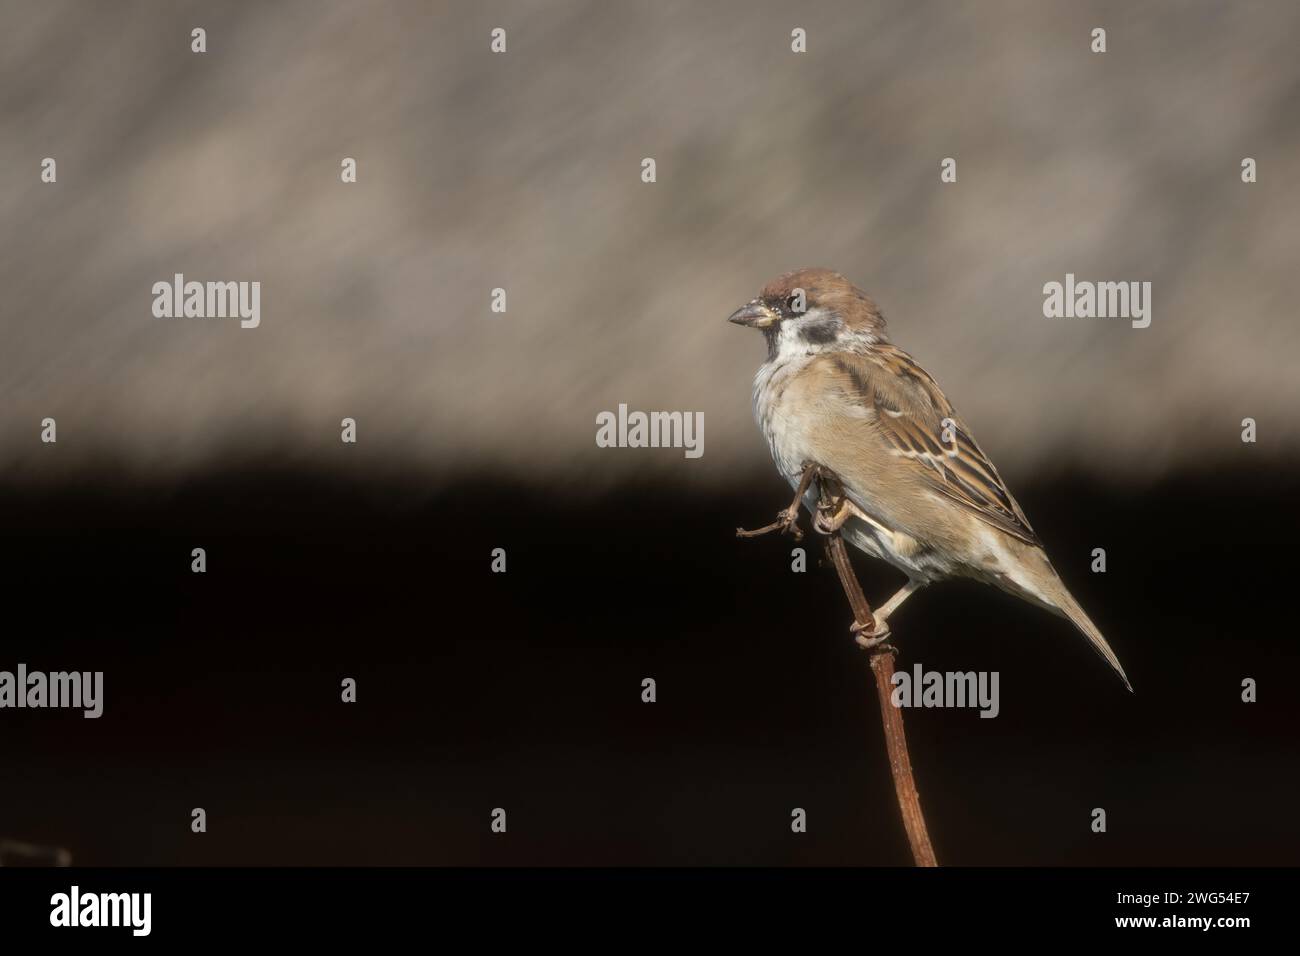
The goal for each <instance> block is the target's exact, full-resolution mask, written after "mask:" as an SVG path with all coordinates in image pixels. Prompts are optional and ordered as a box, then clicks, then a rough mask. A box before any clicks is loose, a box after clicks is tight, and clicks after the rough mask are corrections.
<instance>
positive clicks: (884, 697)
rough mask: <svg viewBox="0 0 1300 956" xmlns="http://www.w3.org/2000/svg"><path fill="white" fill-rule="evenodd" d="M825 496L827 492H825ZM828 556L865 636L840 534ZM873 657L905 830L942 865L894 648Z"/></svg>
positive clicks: (919, 854) (920, 862)
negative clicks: (894, 698)
mask: <svg viewBox="0 0 1300 956" xmlns="http://www.w3.org/2000/svg"><path fill="white" fill-rule="evenodd" d="M822 491H823V494H825V489H823V490H822ZM826 554H827V556H828V557H829V558H830V559H831V564H833V565H835V571H836V573H837V574H839V576H840V585H841V586H842V587H843V588H844V596H845V597H846V598H848V599H849V606H850V607H852V608H853V617H854V619H855V620H856V622H857V623H858V624H859V625H862V627H863V631H862V632H863V633H869V632H870V631H871V630H872V629H873V628H874V627H875V623H876V619H875V617H874V616H873V615H872V613H871V606H870V605H869V604H867V598H866V595H864V594H863V593H862V585H861V584H859V583H858V576H857V575H856V574H854V573H853V565H852V564H850V563H849V555H848V551H847V550H846V549H845V547H844V539H843V538H841V537H840V533H839V532H838V531H836V532H835V533H834V534H830V535H827V537H826ZM867 653H868V654H869V655H870V658H869V660H870V662H871V673H872V674H873V675H875V678H876V696H877V697H879V698H880V721H881V723H882V724H883V725H884V728H885V747H886V749H887V750H888V751H889V770H890V772H891V773H892V774H893V776H894V793H895V794H896V795H897V797H898V809H899V810H900V811H902V814H903V827H904V829H906V830H907V842H908V843H910V844H911V846H912V859H913V860H914V861H915V862H916V865H917V866H938V865H939V861H938V860H937V859H936V858H935V855H934V847H933V846H931V844H930V833H929V831H928V830H927V829H926V827H925V816H924V815H923V814H922V813H921V795H920V794H919V793H917V792H916V780H915V779H914V778H913V777H912V758H911V756H910V755H909V754H908V751H907V734H906V733H905V732H904V730H903V712H902V710H900V709H899V708H897V707H895V706H894V705H893V704H892V703H890V695H891V694H892V692H893V678H894V649H893V648H892V647H890V646H889V645H888V644H882V645H880V646H879V647H875V648H872V649H871V650H870V651H868V652H867Z"/></svg>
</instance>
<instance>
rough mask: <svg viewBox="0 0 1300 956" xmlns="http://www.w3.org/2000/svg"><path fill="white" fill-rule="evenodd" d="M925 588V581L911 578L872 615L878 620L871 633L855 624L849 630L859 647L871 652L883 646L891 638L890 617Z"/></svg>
mask: <svg viewBox="0 0 1300 956" xmlns="http://www.w3.org/2000/svg"><path fill="white" fill-rule="evenodd" d="M923 587H925V582H924V581H915V580H912V579H911V578H909V579H908V581H907V583H906V584H904V585H903V586H902V587H901V588H899V589H898V592H897V593H896V594H895V595H894V596H893V597H891V598H890V599H889V600H888V601H886V602H885V603H884V604H882V605H881V606H880V607H879V608H877V609H876V610H875V611H874V612H873V613H872V616H873V617H874V618H875V619H876V626H875V627H873V628H871V629H870V631H869V632H868V631H867V628H865V627H864V626H863V625H861V624H858V623H856V622H854V624H853V625H852V626H851V627H850V628H849V630H850V631H852V632H853V634H855V635H856V636H857V641H858V645H859V646H861V647H863V648H866V649H867V650H870V649H871V648H873V647H878V646H879V645H881V644H883V643H884V641H885V639H886V638H887V637H889V623H888V622H889V616H890V615H891V614H893V613H894V612H895V611H897V610H898V608H899V606H900V605H901V604H902V603H903V602H904V601H906V600H907V599H908V598H910V597H911V596H912V595H913V594H915V593H916V592H917V591H919V590H921V588H923ZM864 632H866V633H864Z"/></svg>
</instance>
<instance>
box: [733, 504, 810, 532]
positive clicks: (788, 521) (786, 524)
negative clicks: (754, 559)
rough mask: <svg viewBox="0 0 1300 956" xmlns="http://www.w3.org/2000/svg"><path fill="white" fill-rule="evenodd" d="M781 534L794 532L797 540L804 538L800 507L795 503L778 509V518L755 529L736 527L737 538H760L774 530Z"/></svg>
mask: <svg viewBox="0 0 1300 956" xmlns="http://www.w3.org/2000/svg"><path fill="white" fill-rule="evenodd" d="M774 531H775V532H778V533H780V534H792V535H794V539H795V540H796V541H802V540H803V531H802V530H800V528H799V507H798V505H795V506H794V507H792V508H786V509H785V510H784V511H778V512H777V514H776V520H775V521H773V522H772V523H771V524H769V525H764V526H763V527H761V528H756V529H754V530H753V531H746V530H745V529H744V528H737V529H736V537H737V538H758V537H761V536H763V535H765V534H771V533H772V532H774Z"/></svg>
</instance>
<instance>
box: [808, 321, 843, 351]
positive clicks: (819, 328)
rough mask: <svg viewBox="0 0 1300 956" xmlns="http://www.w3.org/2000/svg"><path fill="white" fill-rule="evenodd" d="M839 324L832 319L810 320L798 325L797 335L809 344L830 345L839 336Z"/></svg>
mask: <svg viewBox="0 0 1300 956" xmlns="http://www.w3.org/2000/svg"><path fill="white" fill-rule="evenodd" d="M839 332H840V324H839V322H837V321H835V320H834V319H825V320H823V321H820V322H810V323H808V324H806V325H801V326H800V327H799V337H800V338H802V339H803V340H804V341H805V342H807V343H808V344H809V345H830V344H831V343H832V342H834V341H835V340H836V338H838V337H839Z"/></svg>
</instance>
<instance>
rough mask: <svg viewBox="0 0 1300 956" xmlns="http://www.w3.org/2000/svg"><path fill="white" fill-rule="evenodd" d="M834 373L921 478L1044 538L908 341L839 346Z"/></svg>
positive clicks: (1010, 527)
mask: <svg viewBox="0 0 1300 956" xmlns="http://www.w3.org/2000/svg"><path fill="white" fill-rule="evenodd" d="M831 362H832V364H833V372H834V376H833V380H834V381H836V383H837V384H838V386H839V388H840V389H841V390H842V391H843V392H844V394H845V396H846V398H847V399H848V400H849V401H851V402H854V403H856V404H859V405H861V406H863V407H865V408H867V409H869V410H871V411H872V412H874V414H870V415H866V416H863V419H864V422H863V426H862V427H864V428H870V429H872V430H873V431H874V432H875V434H876V435H878V436H879V438H880V439H881V440H882V441H883V442H884V443H885V445H886V447H887V448H888V450H889V452H890V453H891V454H893V455H894V456H895V457H897V458H898V459H899V460H900V462H901V463H904V464H905V466H906V467H911V468H915V469H916V472H917V474H918V475H920V476H921V477H922V481H923V483H924V484H925V485H926V486H927V487H929V488H931V489H933V490H934V491H935V492H937V493H938V494H941V495H943V496H945V497H946V498H948V499H949V500H950V501H953V502H955V503H956V504H958V505H960V506H962V507H963V508H966V509H968V510H969V511H971V512H972V513H973V514H975V515H976V516H977V517H979V518H980V519H981V520H982V521H984V522H986V523H987V524H989V525H992V526H993V527H995V528H997V529H999V530H1001V531H1004V532H1006V533H1007V534H1010V535H1012V536H1014V537H1016V538H1019V539H1020V540H1021V541H1024V542H1026V543H1028V544H1031V545H1036V546H1040V547H1041V544H1042V542H1041V541H1040V540H1039V538H1038V535H1037V534H1035V533H1034V529H1033V528H1031V527H1030V526H1029V521H1028V519H1026V518H1025V514H1024V512H1023V511H1021V510H1020V505H1018V504H1017V503H1016V500H1015V499H1014V498H1013V497H1012V496H1011V492H1010V491H1008V490H1007V486H1006V483H1005V482H1003V480H1002V476H1001V475H999V474H998V471H997V469H996V468H995V467H994V466H993V462H991V461H989V459H988V456H987V455H985V454H984V452H983V450H982V449H981V448H980V447H979V445H978V444H977V443H976V441H975V437H974V435H972V434H971V431H970V429H969V428H968V427H967V426H966V424H965V422H963V421H962V420H961V418H960V417H959V416H958V415H957V412H956V411H955V410H954V409H953V407H952V405H951V404H950V403H949V402H948V399H947V398H946V397H945V396H944V394H943V392H942V391H941V390H940V388H939V386H938V384H937V383H936V382H935V381H934V379H933V378H931V377H930V375H929V373H928V372H926V371H925V370H924V369H923V368H921V367H920V366H919V365H917V364H916V361H915V360H914V359H913V358H912V357H911V356H910V355H908V354H907V353H906V352H904V351H903V350H902V349H899V348H896V347H895V346H893V345H884V344H882V345H877V346H876V347H875V348H873V349H872V350H871V351H869V352H853V353H845V352H840V353H836V354H835V355H834V356H833V358H832V359H831Z"/></svg>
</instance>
